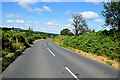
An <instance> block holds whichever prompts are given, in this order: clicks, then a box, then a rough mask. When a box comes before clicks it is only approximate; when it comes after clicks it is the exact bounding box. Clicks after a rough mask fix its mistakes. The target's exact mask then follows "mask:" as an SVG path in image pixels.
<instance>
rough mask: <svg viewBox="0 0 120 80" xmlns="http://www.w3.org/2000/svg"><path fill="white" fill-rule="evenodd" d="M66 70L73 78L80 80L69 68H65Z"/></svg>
mask: <svg viewBox="0 0 120 80" xmlns="http://www.w3.org/2000/svg"><path fill="white" fill-rule="evenodd" d="M65 69H66V70H67V71H68V72H69V73H70V74H72V76H73V77H74V78H75V79H76V80H79V79H78V77H77V76H76V75H75V74H74V73H73V72H72V71H71V70H70V69H69V68H68V67H65Z"/></svg>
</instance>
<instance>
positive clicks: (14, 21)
mask: <svg viewBox="0 0 120 80" xmlns="http://www.w3.org/2000/svg"><path fill="white" fill-rule="evenodd" d="M6 22H7V23H24V22H25V21H24V20H7V21H6Z"/></svg>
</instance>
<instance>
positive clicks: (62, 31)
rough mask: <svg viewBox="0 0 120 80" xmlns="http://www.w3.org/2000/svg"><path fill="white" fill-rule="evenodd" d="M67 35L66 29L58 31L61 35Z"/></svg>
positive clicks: (67, 30)
mask: <svg viewBox="0 0 120 80" xmlns="http://www.w3.org/2000/svg"><path fill="white" fill-rule="evenodd" d="M69 33H70V30H69V29H68V28H65V29H63V30H61V31H60V34H61V35H68V34H69Z"/></svg>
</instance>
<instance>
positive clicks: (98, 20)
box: [94, 19, 103, 22]
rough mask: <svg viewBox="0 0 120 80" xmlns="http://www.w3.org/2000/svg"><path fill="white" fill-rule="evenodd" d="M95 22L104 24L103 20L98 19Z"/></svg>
mask: <svg viewBox="0 0 120 80" xmlns="http://www.w3.org/2000/svg"><path fill="white" fill-rule="evenodd" d="M94 21H95V22H103V20H101V19H96V20H94Z"/></svg>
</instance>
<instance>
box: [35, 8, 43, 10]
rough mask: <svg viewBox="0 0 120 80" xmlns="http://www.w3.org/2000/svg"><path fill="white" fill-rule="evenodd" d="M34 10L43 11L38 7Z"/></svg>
mask: <svg viewBox="0 0 120 80" xmlns="http://www.w3.org/2000/svg"><path fill="white" fill-rule="evenodd" d="M35 11H43V10H42V9H40V8H35Z"/></svg>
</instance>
